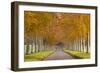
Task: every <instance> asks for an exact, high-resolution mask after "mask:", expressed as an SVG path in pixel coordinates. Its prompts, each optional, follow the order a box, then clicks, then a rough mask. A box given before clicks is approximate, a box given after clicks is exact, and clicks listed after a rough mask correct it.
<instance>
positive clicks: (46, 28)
mask: <svg viewBox="0 0 100 73" xmlns="http://www.w3.org/2000/svg"><path fill="white" fill-rule="evenodd" d="M24 39H25V40H24V47H25V54H31V53H34V52H40V51H45V50H55V49H56V48H58V49H68V50H77V51H81V52H86V53H88V52H89V50H90V49H89V47H90V15H89V14H79V13H57V12H55V13H54V12H32V11H25V12H24Z"/></svg>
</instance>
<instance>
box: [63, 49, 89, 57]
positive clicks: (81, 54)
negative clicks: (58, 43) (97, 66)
mask: <svg viewBox="0 0 100 73" xmlns="http://www.w3.org/2000/svg"><path fill="white" fill-rule="evenodd" d="M64 52H65V53H69V54H70V55H72V56H75V57H77V58H81V59H87V58H90V53H86V52H79V51H70V50H64Z"/></svg>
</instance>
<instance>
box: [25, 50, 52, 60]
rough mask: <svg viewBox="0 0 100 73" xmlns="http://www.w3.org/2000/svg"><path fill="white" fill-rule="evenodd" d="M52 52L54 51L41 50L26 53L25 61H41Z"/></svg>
mask: <svg viewBox="0 0 100 73" xmlns="http://www.w3.org/2000/svg"><path fill="white" fill-rule="evenodd" d="M52 53H53V51H41V52H38V53H33V54H30V55H25V56H24V61H25V62H30V61H41V60H43V59H44V58H46V57H48V56H49V55H50V54H52Z"/></svg>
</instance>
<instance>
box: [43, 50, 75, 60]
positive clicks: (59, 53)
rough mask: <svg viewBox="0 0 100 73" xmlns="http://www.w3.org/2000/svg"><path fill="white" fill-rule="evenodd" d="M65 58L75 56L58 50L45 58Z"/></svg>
mask: <svg viewBox="0 0 100 73" xmlns="http://www.w3.org/2000/svg"><path fill="white" fill-rule="evenodd" d="M64 59H75V57H73V56H71V55H69V54H67V53H64V52H63V51H56V52H54V53H53V54H51V55H50V56H48V57H47V58H45V59H44V60H64Z"/></svg>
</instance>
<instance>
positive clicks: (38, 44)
mask: <svg viewBox="0 0 100 73" xmlns="http://www.w3.org/2000/svg"><path fill="white" fill-rule="evenodd" d="M48 47H49V46H48V44H47V42H46V40H44V39H41V38H37V37H36V38H35V40H33V42H31V43H30V44H29V43H28V44H25V45H24V49H25V51H24V53H25V54H32V53H35V52H40V51H45V50H49V48H48Z"/></svg>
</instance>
